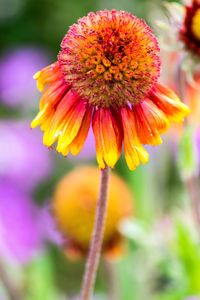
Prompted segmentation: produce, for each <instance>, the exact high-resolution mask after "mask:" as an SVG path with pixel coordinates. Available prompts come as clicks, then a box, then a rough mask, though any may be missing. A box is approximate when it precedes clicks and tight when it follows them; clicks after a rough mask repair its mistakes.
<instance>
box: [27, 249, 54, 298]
mask: <svg viewBox="0 0 200 300" xmlns="http://www.w3.org/2000/svg"><path fill="white" fill-rule="evenodd" d="M26 271H27V272H26V293H27V297H26V300H55V299H58V294H57V291H56V289H55V282H54V274H53V268H52V262H51V259H50V257H49V256H48V254H47V253H46V254H45V253H43V254H42V255H40V256H37V257H36V258H35V260H34V261H33V262H32V263H31V264H30V265H29V266H28V268H27V270H26Z"/></svg>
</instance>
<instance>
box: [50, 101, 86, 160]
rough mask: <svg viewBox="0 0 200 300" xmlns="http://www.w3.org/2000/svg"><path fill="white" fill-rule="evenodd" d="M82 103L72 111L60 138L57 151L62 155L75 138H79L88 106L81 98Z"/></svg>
mask: <svg viewBox="0 0 200 300" xmlns="http://www.w3.org/2000/svg"><path fill="white" fill-rule="evenodd" d="M79 99H80V101H79V102H78V103H77V104H76V105H75V107H73V109H71V110H70V113H69V114H68V116H67V118H66V123H65V125H64V128H63V130H62V132H61V133H60V135H59V138H58V145H57V148H56V150H57V151H58V152H61V153H63V154H64V153H65V151H66V148H68V147H69V145H70V144H71V143H72V142H73V140H74V138H75V137H76V136H77V134H78V132H79V130H80V128H81V125H82V121H83V118H84V115H85V112H86V104H85V103H84V102H83V101H82V99H81V98H79Z"/></svg>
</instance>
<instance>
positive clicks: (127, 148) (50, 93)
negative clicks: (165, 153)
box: [31, 10, 189, 170]
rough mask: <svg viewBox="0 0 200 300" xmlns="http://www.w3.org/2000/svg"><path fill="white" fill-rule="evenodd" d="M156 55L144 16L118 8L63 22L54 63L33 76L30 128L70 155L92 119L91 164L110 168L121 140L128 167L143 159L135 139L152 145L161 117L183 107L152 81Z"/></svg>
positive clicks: (162, 127)
mask: <svg viewBox="0 0 200 300" xmlns="http://www.w3.org/2000/svg"><path fill="white" fill-rule="evenodd" d="M158 54H159V47H158V43H157V40H156V38H155V36H154V35H153V33H152V31H151V29H150V28H149V26H147V25H146V24H145V22H144V21H142V20H140V19H138V18H137V17H135V16H133V15H131V14H129V13H127V12H124V11H116V10H112V11H106V10H105V11H98V12H96V13H89V14H88V15H87V17H83V18H82V19H80V20H79V21H78V23H77V24H74V25H73V26H71V27H70V29H69V31H68V33H67V34H66V36H65V37H64V39H63V40H62V43H61V51H60V53H59V55H58V61H57V62H55V63H54V64H52V65H50V66H48V67H46V68H45V69H43V70H42V71H39V72H38V73H36V74H35V79H36V80H37V84H38V88H39V90H40V91H43V90H44V92H43V95H42V98H41V101H40V111H39V113H38V114H37V116H36V117H35V119H34V120H33V121H32V124H31V126H32V127H36V126H40V127H41V130H43V131H44V138H43V141H44V144H45V145H46V146H48V147H51V146H52V145H53V144H54V143H55V142H56V141H57V148H56V150H57V151H58V152H60V153H62V154H63V155H67V154H68V153H69V152H71V153H72V154H73V155H76V154H78V153H79V151H80V150H81V148H82V146H83V144H84V141H85V139H86V137H87V134H88V130H89V128H90V124H91V123H92V128H93V132H94V137H95V142H96V152H97V161H98V164H99V167H100V168H104V167H105V166H106V165H107V166H109V167H114V166H115V164H116V162H117V161H118V159H119V157H120V155H121V151H122V143H123V142H124V152H125V158H126V162H127V164H128V166H129V168H130V169H131V170H134V169H135V168H136V167H137V166H138V165H139V164H140V163H146V162H147V161H148V153H147V151H146V150H145V149H144V148H143V146H142V144H151V145H158V144H160V143H161V142H162V140H161V137H160V134H161V133H163V132H165V131H166V130H167V128H168V126H169V121H175V122H179V121H182V120H183V118H184V117H185V116H186V115H187V114H188V112H189V109H188V108H187V107H186V106H185V105H184V104H183V103H181V102H180V100H179V99H178V97H177V96H176V95H175V94H174V93H173V92H172V91H171V90H170V89H168V88H167V87H166V86H164V85H162V84H160V83H158V77H159V73H160V59H159V56H158ZM44 88H45V89H44Z"/></svg>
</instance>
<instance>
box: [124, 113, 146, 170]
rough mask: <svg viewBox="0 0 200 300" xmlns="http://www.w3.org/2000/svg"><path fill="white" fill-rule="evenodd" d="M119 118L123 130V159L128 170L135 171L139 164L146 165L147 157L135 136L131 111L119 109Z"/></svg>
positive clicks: (135, 131) (134, 123)
mask: <svg viewBox="0 0 200 300" xmlns="http://www.w3.org/2000/svg"><path fill="white" fill-rule="evenodd" d="M121 117H122V124H123V130H124V153H125V159H126V162H127V164H128V166H129V168H130V169H131V170H135V168H136V167H137V166H138V165H139V164H140V163H146V162H147V161H148V158H149V156H148V153H147V151H146V150H145V149H144V148H143V146H142V145H141V143H140V141H139V138H138V136H137V130H136V121H135V116H134V113H133V111H132V110H131V109H130V108H129V107H123V108H121Z"/></svg>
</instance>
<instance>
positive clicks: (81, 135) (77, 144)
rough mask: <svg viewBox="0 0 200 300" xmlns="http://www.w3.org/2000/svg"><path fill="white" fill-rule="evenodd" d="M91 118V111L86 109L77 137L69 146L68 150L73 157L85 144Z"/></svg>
mask: <svg viewBox="0 0 200 300" xmlns="http://www.w3.org/2000/svg"><path fill="white" fill-rule="evenodd" d="M91 116H92V109H91V108H90V107H88V108H87V110H86V112H85V116H84V118H83V121H82V125H81V128H80V129H79V132H78V134H77V136H76V137H75V139H74V140H73V142H72V143H71V144H70V146H69V150H70V152H71V153H72V154H73V155H77V154H78V153H79V152H80V150H81V149H82V147H83V145H84V143H85V140H86V138H87V135H88V131H89V129H90V122H91Z"/></svg>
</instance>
